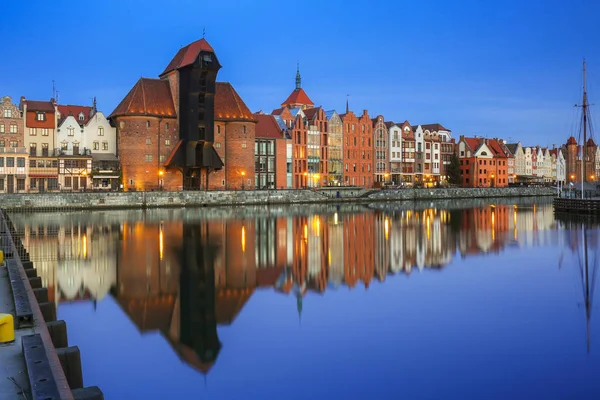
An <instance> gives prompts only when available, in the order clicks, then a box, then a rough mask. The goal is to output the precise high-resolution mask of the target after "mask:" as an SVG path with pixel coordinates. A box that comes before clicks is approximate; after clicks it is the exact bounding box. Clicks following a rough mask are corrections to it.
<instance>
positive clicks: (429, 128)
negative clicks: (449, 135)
mask: <svg viewBox="0 0 600 400" xmlns="http://www.w3.org/2000/svg"><path fill="white" fill-rule="evenodd" d="M421 128H423V130H424V131H429V132H434V131H436V132H439V131H446V132H452V131H451V130H450V129H446V128H444V127H443V126H442V125H441V124H424V125H421Z"/></svg>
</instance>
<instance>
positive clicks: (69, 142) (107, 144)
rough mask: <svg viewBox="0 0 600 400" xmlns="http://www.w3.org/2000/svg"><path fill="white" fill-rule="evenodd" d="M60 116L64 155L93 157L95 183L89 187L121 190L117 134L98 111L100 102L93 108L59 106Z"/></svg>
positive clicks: (91, 183)
mask: <svg viewBox="0 0 600 400" xmlns="http://www.w3.org/2000/svg"><path fill="white" fill-rule="evenodd" d="M58 115H59V118H58V120H59V125H58V130H57V131H58V132H57V133H58V135H57V143H58V144H59V145H60V153H61V156H87V157H89V156H91V158H92V168H91V171H90V172H91V173H92V180H91V181H90V182H89V184H88V185H87V188H90V187H91V188H93V189H102V190H110V189H112V190H116V189H118V187H119V184H120V178H119V170H120V168H119V161H118V159H117V156H116V152H117V131H116V129H115V128H114V127H112V126H111V125H110V123H109V121H108V120H107V119H106V117H105V115H104V113H102V112H101V111H98V110H97V108H96V100H95V99H94V103H93V105H92V106H91V107H88V106H72V105H59V106H58ZM90 185H91V186H90Z"/></svg>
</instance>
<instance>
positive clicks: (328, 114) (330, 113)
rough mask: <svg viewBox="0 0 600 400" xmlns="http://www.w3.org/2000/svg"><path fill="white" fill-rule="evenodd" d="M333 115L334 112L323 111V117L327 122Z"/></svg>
mask: <svg viewBox="0 0 600 400" xmlns="http://www.w3.org/2000/svg"><path fill="white" fill-rule="evenodd" d="M333 114H336V112H335V110H329V111H325V117H326V118H327V121H329V120H330V119H331V118H332V117H333ZM338 117H339V115H338Z"/></svg>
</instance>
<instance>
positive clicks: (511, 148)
mask: <svg viewBox="0 0 600 400" xmlns="http://www.w3.org/2000/svg"><path fill="white" fill-rule="evenodd" d="M518 147H519V143H509V144H506V148H507V149H508V151H510V152H511V154H512V155H513V156H514V155H515V153H516V152H517V148H518Z"/></svg>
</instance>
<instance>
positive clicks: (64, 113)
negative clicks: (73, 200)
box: [0, 96, 119, 193]
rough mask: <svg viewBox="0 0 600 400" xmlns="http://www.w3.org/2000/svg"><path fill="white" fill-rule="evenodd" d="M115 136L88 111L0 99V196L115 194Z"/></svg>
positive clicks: (93, 109)
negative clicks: (97, 190)
mask: <svg viewBox="0 0 600 400" xmlns="http://www.w3.org/2000/svg"><path fill="white" fill-rule="evenodd" d="M116 145H117V140H116V132H115V129H114V128H113V127H112V126H111V125H110V123H109V121H108V120H107V119H106V117H105V116H104V114H102V112H100V111H97V109H96V101H95V100H94V103H93V105H92V106H91V107H85V106H70V105H59V104H57V103H56V102H55V101H54V99H51V100H50V101H33V100H27V99H25V98H24V97H21V100H20V103H19V105H17V104H14V103H13V102H12V99H11V98H10V97H8V96H5V97H3V98H2V99H0V193H24V192H46V191H65V190H66V191H80V190H92V189H104V190H107V189H116V187H117V186H118V184H119V163H118V160H117V158H116V150H117V149H116Z"/></svg>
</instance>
